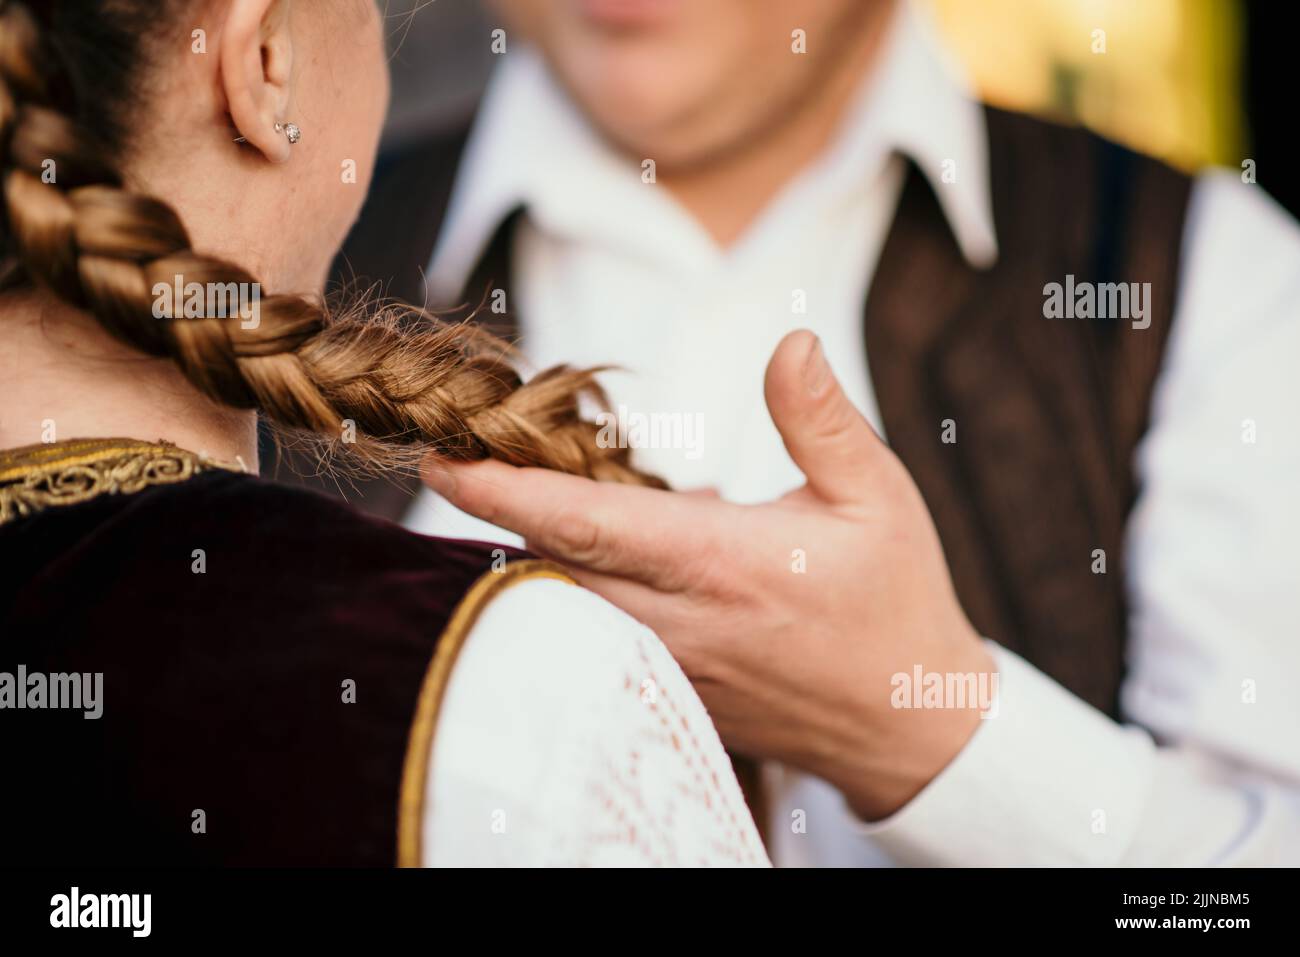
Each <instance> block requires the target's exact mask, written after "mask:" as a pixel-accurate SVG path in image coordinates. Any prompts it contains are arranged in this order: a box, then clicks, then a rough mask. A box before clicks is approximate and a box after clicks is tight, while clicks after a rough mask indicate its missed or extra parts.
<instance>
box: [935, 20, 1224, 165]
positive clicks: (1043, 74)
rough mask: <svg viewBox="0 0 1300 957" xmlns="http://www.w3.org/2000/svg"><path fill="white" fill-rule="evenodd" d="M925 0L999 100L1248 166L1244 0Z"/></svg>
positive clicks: (1177, 155)
mask: <svg viewBox="0 0 1300 957" xmlns="http://www.w3.org/2000/svg"><path fill="white" fill-rule="evenodd" d="M925 2H926V3H927V4H928V6H929V7H930V9H931V12H932V14H933V15H934V17H935V19H936V21H937V22H938V24H939V26H940V28H941V29H942V31H943V33H944V35H945V37H946V39H947V41H948V43H949V46H950V48H951V50H952V52H953V53H954V54H955V55H956V56H957V58H958V60H959V61H960V62H961V63H963V64H964V65H965V67H966V69H967V71H968V72H969V74H970V76H971V79H972V80H973V82H974V83H975V86H976V89H977V90H978V92H979V93H980V95H981V96H983V97H984V98H985V99H987V100H988V101H989V102H990V103H993V104H996V105H998V106H1004V107H1007V108H1009V109H1016V110H1023V111H1026V112H1031V113H1037V114H1039V115H1045V116H1052V117H1057V118H1062V119H1069V120H1074V121H1076V122H1080V123H1082V124H1084V125H1085V126H1088V127H1090V128H1091V129H1093V130H1096V131H1097V132H1099V133H1101V134H1103V135H1105V136H1108V137H1110V138H1111V139H1114V140H1117V141H1118V142H1121V143H1124V144H1126V145H1128V146H1131V147H1133V148H1135V149H1139V150H1141V151H1143V152H1146V153H1151V154H1153V155H1155V156H1158V157H1160V158H1162V159H1164V160H1167V161H1168V162H1170V163H1172V164H1174V165H1176V166H1181V167H1183V168H1185V169H1194V168H1196V167H1198V166H1201V165H1204V164H1206V163H1219V164H1225V165H1230V166H1237V165H1239V164H1240V163H1241V160H1242V158H1243V156H1244V149H1245V146H1244V144H1245V142H1246V133H1247V131H1246V130H1245V129H1244V128H1243V122H1242V97H1243V91H1242V82H1241V69H1240V67H1241V64H1240V59H1239V58H1240V56H1241V49H1242V32H1243V29H1244V22H1243V18H1244V11H1243V10H1242V5H1241V2H1240V0H925ZM1095 31H1102V32H1101V34H1097V33H1095ZM1099 40H1101V41H1103V42H1104V52H1101V50H1098V48H1099V47H1101V46H1102V44H1099V42H1098V41H1099ZM1094 51H1097V52H1094Z"/></svg>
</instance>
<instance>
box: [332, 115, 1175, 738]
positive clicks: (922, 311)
mask: <svg viewBox="0 0 1300 957" xmlns="http://www.w3.org/2000/svg"><path fill="white" fill-rule="evenodd" d="M985 117H986V124H987V130H988V140H989V149H990V170H991V179H990V189H991V194H992V200H993V212H994V219H995V225H996V232H997V239H998V246H999V256H998V260H997V263H996V265H994V266H993V267H992V268H990V269H987V270H983V271H981V270H978V269H975V268H973V267H972V266H971V265H969V264H968V263H967V262H966V260H965V259H964V258H963V257H962V255H961V253H960V251H959V249H958V247H957V245H956V243H955V240H954V238H953V236H952V233H951V231H950V228H949V226H948V224H947V222H946V220H945V219H944V216H943V213H942V211H941V210H940V207H939V205H938V202H937V201H936V199H935V195H934V193H933V190H932V188H931V185H930V182H929V180H928V179H927V178H926V177H925V176H924V175H923V174H922V173H921V172H920V171H919V170H918V169H916V168H915V167H912V168H911V169H910V170H909V173H908V176H907V178H906V181H905V186H904V189H903V193H902V197H901V200H900V202H899V205H898V210H897V212H896V214H895V217H894V221H893V224H892V227H891V229H890V232H889V235H888V237H887V240H886V243H885V246H884V249H883V252H882V254H881V259H880V262H879V263H878V264H877V266H876V270H875V274H874V279H873V281H872V284H871V289H870V292H869V295H868V297H867V301H866V303H865V304H864V322H863V339H864V341H863V346H864V348H865V349H866V353H867V357H868V361H869V364H870V369H871V374H872V380H873V385H874V387H875V392H876V397H877V400H878V402H879V405H880V409H881V413H882V415H883V419H884V426H885V431H886V434H887V437H888V440H889V442H890V445H891V446H892V447H893V449H894V451H895V452H896V453H897V454H898V455H899V457H900V458H901V459H902V461H903V462H904V464H905V465H906V466H907V467H908V469H909V471H910V472H911V474H912V476H913V477H914V479H915V480H916V483H917V485H918V486H919V487H920V489H921V492H922V493H923V495H924V496H925V499H926V502H927V503H928V505H929V507H930V509H931V512H932V514H933V515H934V519H935V523H936V525H937V527H938V530H939V535H940V538H941V539H942V541H943V545H944V549H945V552H946V554H947V557H948V561H949V564H950V566H951V568H952V574H953V578H954V580H955V583H956V587H957V592H958V595H959V596H960V598H961V600H962V603H963V606H964V607H965V609H966V611H967V613H968V615H969V616H970V618H971V620H972V621H973V622H974V624H975V626H976V627H977V628H978V629H979V630H980V631H981V632H982V633H984V634H986V635H988V636H990V637H992V638H994V639H996V640H997V641H999V642H1001V643H1003V644H1004V645H1005V646H1007V647H1008V648H1011V649H1013V650H1014V651H1016V652H1018V653H1020V654H1021V655H1023V656H1024V657H1026V658H1028V659H1029V660H1030V661H1031V662H1033V663H1034V664H1035V665H1037V666H1038V667H1039V668H1041V669H1042V670H1043V671H1045V672H1046V673H1047V674H1049V675H1051V676H1052V677H1053V678H1055V679H1057V680H1058V681H1060V682H1061V683H1062V684H1064V685H1065V686H1066V687H1068V688H1070V689H1071V690H1072V691H1074V692H1075V694H1077V695H1079V696H1080V697H1081V698H1083V699H1084V700H1086V701H1088V702H1090V703H1092V704H1094V705H1096V706H1097V707H1099V708H1101V709H1102V710H1104V711H1107V712H1109V713H1112V714H1113V713H1115V711H1116V707H1117V700H1116V699H1117V694H1118V689H1119V685H1120V681H1121V679H1122V677H1123V668H1124V665H1123V656H1124V643H1125V632H1126V629H1127V616H1126V611H1125V593H1124V568H1123V556H1122V550H1121V549H1122V540H1123V532H1124V527H1125V523H1126V521H1127V517H1128V515H1129V512H1130V510H1131V508H1132V506H1133V502H1134V498H1135V496H1136V493H1137V488H1136V486H1135V482H1134V471H1133V466H1134V462H1133V459H1134V450H1135V448H1136V446H1137V443H1138V441H1139V440H1140V439H1141V438H1142V435H1143V432H1144V430H1145V428H1146V424H1147V417H1148V410H1149V406H1150V400H1151V392H1152V387H1153V385H1154V382H1155V380H1156V377H1157V374H1158V373H1159V370H1160V363H1161V358H1162V356H1163V354H1164V348H1165V342H1166V339H1167V336H1168V333H1169V328H1170V324H1171V321H1172V317H1173V310H1174V295H1175V290H1176V286H1177V281H1178V258H1179V248H1180V245H1181V240H1182V232H1183V220H1184V215H1185V211H1186V206H1187V200H1188V194H1189V189H1190V179H1189V178H1188V177H1186V176H1184V175H1182V174H1180V173H1177V172H1174V171H1173V170H1171V169H1169V168H1168V167H1166V166H1164V165H1162V164H1160V163H1158V162H1156V161H1154V160H1151V159H1148V158H1146V157H1142V156H1139V155H1137V154H1135V153H1132V152H1130V151H1128V150H1125V149H1123V148H1121V147H1118V146H1116V145H1114V144H1112V143H1109V142H1107V141H1105V140H1103V139H1101V138H1100V137H1097V136H1095V135H1093V134H1091V133H1089V132H1087V131H1086V130H1082V129H1078V128H1067V127H1062V126H1057V125H1053V124H1050V123H1046V122H1043V121H1040V120H1036V119H1031V118H1029V117H1025V116H1019V115H1015V114H1010V113H1005V112H1002V111H1000V110H996V109H986V111H985ZM465 139H466V131H465V130H461V131H458V132H457V133H455V134H452V135H449V136H446V137H444V138H441V139H436V140H431V141H428V142H426V143H423V144H419V145H417V146H415V147H412V148H411V149H409V150H407V151H406V152H405V153H403V154H401V155H399V156H396V157H391V158H390V159H389V161H388V163H387V165H386V167H385V168H383V169H381V171H380V176H379V178H378V180H377V182H376V187H375V189H374V191H373V193H372V196H371V199H370V201H369V205H368V207H367V212H366V213H365V214H363V216H362V219H361V222H360V224H359V226H358V229H357V231H356V232H355V233H354V235H353V236H352V237H351V238H350V240H349V243H348V247H347V252H346V255H345V260H344V261H345V262H347V263H348V268H349V270H351V271H354V272H355V273H356V274H358V275H361V276H369V277H372V278H378V279H383V280H385V281H386V282H388V284H389V286H388V288H389V291H390V292H391V293H393V294H394V295H397V296H403V297H409V298H413V299H415V300H416V301H423V298H424V293H423V288H422V286H421V277H422V274H423V269H424V267H425V266H426V265H427V262H428V259H429V256H430V255H431V253H432V250H433V245H434V240H435V238H436V235H437V229H438V226H439V224H440V223H441V220H442V217H443V215H444V213H445V211H446V207H447V204H448V200H449V198H450V195H451V190H452V187H453V184H454V175H453V171H454V170H455V169H456V165H457V163H458V162H459V156H460V152H461V150H462V148H463V146H464V142H465ZM518 218H519V213H518V212H516V213H515V214H514V215H512V216H510V217H509V218H507V220H506V221H505V222H504V223H503V224H502V225H501V227H500V228H499V229H498V230H497V232H496V233H495V235H494V236H493V237H492V239H491V241H490V242H489V244H488V246H487V248H486V249H485V250H484V251H483V254H482V256H481V258H480V260H479V263H478V266H477V268H476V269H475V271H474V274H473V275H472V277H471V278H470V280H469V282H468V283H467V284H466V287H465V290H464V293H463V295H462V299H461V302H460V303H453V304H440V305H450V306H461V305H464V304H467V303H469V304H474V303H480V302H484V301H486V298H487V296H488V295H489V293H490V291H491V290H492V289H494V288H503V289H508V288H509V286H510V281H511V278H510V277H511V268H510V267H511V263H510V253H511V246H512V237H513V234H514V227H515V224H516V222H517V221H518ZM867 267H868V264H864V269H865V268H867ZM1067 276H1071V277H1073V280H1072V281H1073V282H1074V283H1075V284H1076V285H1078V284H1081V283H1096V284H1101V283H1119V282H1124V283H1150V287H1149V288H1150V293H1151V299H1150V302H1149V303H1147V306H1148V310H1149V311H1148V318H1149V320H1150V325H1149V327H1147V328H1145V329H1135V328H1133V327H1132V325H1131V323H1129V322H1127V321H1122V320H1115V319H1048V318H1045V316H1044V300H1045V293H1044V287H1045V286H1047V285H1048V284H1051V283H1060V284H1064V283H1066V282H1067ZM515 301H516V298H515V297H512V296H509V295H507V297H506V302H507V303H513V302H515ZM488 318H489V319H491V320H492V321H493V322H494V326H495V330H496V331H498V332H502V333H505V334H507V335H512V334H513V333H515V332H516V331H517V328H518V323H517V317H515V316H511V315H509V314H507V315H504V316H496V315H491V314H488ZM945 432H946V433H947V434H946V435H945ZM954 436H955V439H956V441H955V442H952V441H948V442H945V441H944V439H945V438H949V439H951V438H952V437H954ZM376 492H377V494H376V495H375V496H374V497H372V498H371V499H370V505H371V507H373V508H375V509H376V510H378V511H380V512H386V513H389V514H394V513H396V512H398V511H400V509H401V507H402V506H403V505H404V500H403V498H402V497H401V492H400V491H399V492H396V493H395V492H394V491H393V490H392V489H379V490H376ZM1103 555H1104V568H1105V571H1104V573H1103V572H1101V571H1100V570H1099V569H1100V568H1101V560H1102V556H1103ZM1095 569H1097V570H1095Z"/></svg>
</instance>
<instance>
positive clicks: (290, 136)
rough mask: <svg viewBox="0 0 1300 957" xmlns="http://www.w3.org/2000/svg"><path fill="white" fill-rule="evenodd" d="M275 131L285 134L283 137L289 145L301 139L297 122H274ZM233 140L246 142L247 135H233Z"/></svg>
mask: <svg viewBox="0 0 1300 957" xmlns="http://www.w3.org/2000/svg"><path fill="white" fill-rule="evenodd" d="M275 131H276V132H277V133H283V134H284V135H285V138H286V139H287V140H288V141H289V145H290V146H293V145H294V144H295V143H297V142H298V141H299V140H300V139H302V130H300V129H299V128H298V124H297V123H276V124H275ZM235 142H236V143H247V142H248V137H247V136H236V137H235Z"/></svg>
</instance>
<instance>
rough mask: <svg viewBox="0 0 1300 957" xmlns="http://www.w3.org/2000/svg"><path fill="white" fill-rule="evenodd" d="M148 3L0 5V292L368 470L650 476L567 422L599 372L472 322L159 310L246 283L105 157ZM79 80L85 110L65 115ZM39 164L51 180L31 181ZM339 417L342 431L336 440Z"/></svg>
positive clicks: (385, 311)
mask: <svg viewBox="0 0 1300 957" xmlns="http://www.w3.org/2000/svg"><path fill="white" fill-rule="evenodd" d="M160 6H162V5H161V4H160V3H159V2H158V0H149V2H147V3H146V2H142V0H29V2H24V0H0V185H2V188H3V204H2V207H0V257H2V259H0V290H4V289H9V288H15V287H18V286H22V285H35V286H37V287H40V288H43V289H45V290H48V291H49V292H51V293H53V294H55V295H57V296H58V297H60V298H61V299H62V300H64V301H65V302H67V303H69V304H71V305H72V306H74V307H76V308H78V309H81V310H84V311H85V312H87V313H90V314H91V315H93V316H94V317H95V318H96V319H97V320H98V321H99V322H100V323H101V324H102V326H103V327H104V328H105V329H106V330H107V331H108V332H109V333H111V334H112V335H113V336H114V337H116V338H117V339H118V340H120V341H122V342H124V343H126V344H127V345H129V346H130V347H132V348H134V349H136V350H138V351H140V352H143V353H146V354H148V355H151V356H156V357H161V358H168V359H171V360H172V361H174V362H175V363H176V364H177V365H178V366H179V367H180V369H181V370H182V372H183V373H184V374H185V376H186V378H187V379H188V380H189V381H190V382H191V383H192V384H193V385H194V386H195V387H196V388H197V389H198V390H199V391H201V392H202V393H204V394H205V395H207V396H209V397H211V398H212V399H214V400H216V401H217V402H220V403H222V404H224V405H227V406H231V407H233V408H237V409H258V410H260V411H261V412H262V413H263V414H265V415H266V416H267V417H268V418H269V419H270V420H271V421H272V422H274V423H276V424H278V425H279V426H281V427H282V428H283V429H285V430H287V431H288V432H289V433H290V434H294V435H307V434H315V435H316V436H323V437H325V438H326V439H327V440H330V439H332V440H336V442H335V443H331V445H333V446H334V447H336V448H344V449H345V450H346V451H347V452H349V453H351V457H352V459H353V461H355V462H357V463H358V464H359V465H360V466H362V467H363V468H367V469H369V470H382V469H385V468H390V467H395V466H398V465H402V464H408V463H411V462H413V461H415V460H418V458H419V456H420V455H422V454H423V453H424V452H427V451H436V452H438V453H439V454H441V455H443V456H446V457H448V458H451V459H456V460H478V459H484V458H489V457H491V458H496V459H501V460H503V461H505V462H508V463H511V464H514V465H530V466H540V467H544V468H550V469H556V470H559V471H563V472H569V473H572V474H576V475H583V476H589V477H593V478H597V479H602V480H610V481H619V482H627V483H635V484H647V485H654V486H658V487H662V485H663V483H662V482H661V481H660V480H658V479H656V478H654V477H651V476H647V475H645V474H643V473H641V472H639V471H637V470H636V469H634V468H633V467H632V465H631V463H630V459H629V455H630V453H629V451H628V450H627V449H626V448H617V447H612V448H606V447H602V445H601V444H600V443H598V441H597V435H598V429H597V426H596V425H595V424H593V423H591V422H588V421H585V420H584V419H583V418H582V417H581V414H580V408H579V406H580V402H581V400H582V399H583V397H589V398H590V399H591V400H593V401H595V402H597V403H599V404H602V405H603V404H605V399H604V396H603V394H602V393H601V391H600V388H599V386H598V385H597V384H596V382H595V380H594V375H595V373H596V371H598V370H578V369H572V368H569V367H565V366H557V367H554V368H551V369H548V370H546V371H544V372H542V373H540V374H538V375H536V376H535V377H533V378H532V379H531V380H530V381H528V382H527V383H525V382H523V381H522V379H521V378H520V376H519V374H518V372H517V371H516V370H515V368H514V366H513V364H512V359H513V358H514V357H513V354H512V351H511V349H510V347H509V346H508V345H507V344H506V343H504V342H502V341H501V340H499V339H497V338H495V337H493V336H491V335H489V334H488V333H487V332H485V331H483V330H482V329H480V328H478V327H476V326H473V325H470V324H466V323H459V324H450V323H445V322H440V321H439V320H437V319H435V318H434V317H432V316H430V315H428V314H427V313H424V312H422V311H420V310H417V309H414V308H413V307H405V306H398V305H396V304H392V303H374V302H371V303H368V304H360V305H358V306H355V307H353V308H352V309H349V310H330V309H329V308H328V307H327V306H326V305H324V304H321V303H318V302H315V301H313V300H311V299H308V298H305V297H301V296H296V295H271V296H266V297H263V298H262V299H261V300H260V303H259V321H258V322H257V323H256V324H255V327H254V328H247V325H248V323H246V322H244V321H242V320H241V317H240V316H228V317H214V316H204V317H199V318H187V317H185V316H184V315H183V314H182V313H183V310H182V307H181V304H180V303H172V305H171V308H170V310H168V312H167V313H166V314H165V315H164V316H163V317H162V318H158V317H157V315H156V308H157V299H156V297H155V296H154V294H153V290H154V289H155V287H156V285H157V284H159V283H161V284H163V285H165V286H169V285H171V284H172V282H173V280H174V278H175V277H177V276H183V277H185V281H186V283H187V284H189V283H191V282H196V283H200V284H205V285H206V284H210V283H216V284H222V285H226V284H230V283H239V284H249V285H248V286H244V287H243V288H249V286H251V284H252V283H254V281H255V279H254V277H253V276H251V275H249V274H248V273H247V272H246V271H244V270H243V269H241V268H239V267H238V266H235V265H233V264H231V263H228V262H224V261H222V260H220V259H216V258H213V257H211V256H208V255H205V254H203V253H202V252H200V251H197V250H195V249H193V248H192V247H191V244H190V240H189V237H188V235H187V232H186V229H185V226H184V225H183V224H182V222H181V220H180V217H179V216H178V215H177V214H176V213H175V211H174V210H172V209H171V208H170V207H169V206H168V205H167V204H166V203H163V202H161V201H159V200H157V199H154V198H151V197H149V196H146V195H142V194H141V193H138V192H134V191H132V190H131V189H129V188H127V186H126V185H124V182H123V179H122V176H121V174H120V172H119V171H118V169H117V168H116V167H115V165H114V160H113V158H114V157H115V156H118V155H121V153H122V151H123V149H124V148H125V147H124V143H123V140H124V134H123V129H124V128H125V125H126V124H125V120H124V118H123V117H121V116H120V115H119V114H120V112H121V111H122V110H123V109H124V107H123V106H122V104H123V103H125V102H128V101H130V100H131V99H132V97H131V96H130V95H129V94H130V91H131V87H132V84H133V83H135V78H134V76H133V73H134V64H135V62H136V61H137V60H139V59H140V56H141V48H140V45H141V44H142V43H144V42H145V35H146V33H147V30H146V19H147V20H152V21H156V20H157V18H158V16H159V9H160ZM92 77H93V82H94V84H95V89H96V99H97V100H99V101H101V103H102V105H97V107H96V109H95V110H93V111H91V110H89V109H84V108H79V107H83V106H84V103H83V102H82V101H83V100H84V99H85V96H84V94H85V92H86V89H87V87H88V85H89V82H90V78H92ZM50 161H53V163H54V168H55V169H56V170H57V175H56V177H55V180H56V182H46V181H45V180H44V179H43V177H42V173H43V171H44V170H46V169H47V168H48V165H47V164H48V163H49V162H50ZM349 423H350V424H351V425H352V427H353V429H354V430H355V441H348V442H344V443H338V442H337V440H339V439H340V437H342V436H343V435H345V434H347V433H348V431H349V430H347V429H346V426H347V425H348V424H349ZM606 444H608V443H606Z"/></svg>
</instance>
